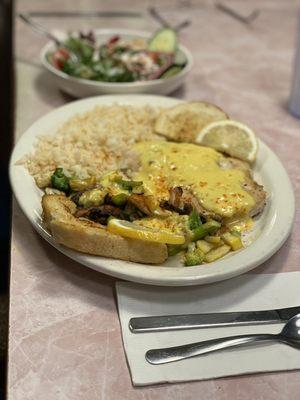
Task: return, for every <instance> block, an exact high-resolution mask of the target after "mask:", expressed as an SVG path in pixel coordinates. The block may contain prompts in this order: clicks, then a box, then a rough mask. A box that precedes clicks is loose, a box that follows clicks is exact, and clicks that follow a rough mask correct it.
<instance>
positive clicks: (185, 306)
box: [116, 272, 300, 385]
mask: <svg viewBox="0 0 300 400" xmlns="http://www.w3.org/2000/svg"><path fill="white" fill-rule="evenodd" d="M299 287H300V272H288V273H278V274H247V275H242V276H240V277H237V278H234V279H230V280H227V281H224V282H220V283H216V284H212V285H206V286H196V287H195V286H194V287H185V288H170V287H154V286H145V285H139V284H136V283H127V282H118V283H117V285H116V289H117V298H118V307H119V317H120V322H121V329H122V336H123V343H124V349H125V353H126V357H127V360H128V365H129V368H130V372H131V377H132V382H133V384H134V385H150V384H155V383H162V382H182V381H193V380H204V379H210V378H217V377H223V376H233V375H241V374H247V373H255V372H262V371H283V370H293V369H299V368H300V351H299V350H296V349H294V348H292V347H289V346H287V345H284V344H280V343H269V344H266V343H264V344H260V345H250V346H247V347H240V348H235V349H230V350H229V349H228V350H224V351H220V352H216V353H212V354H207V355H203V356H198V357H194V358H190V359H187V360H182V361H177V362H173V363H169V364H164V365H151V364H149V363H148V362H147V361H146V359H145V353H146V351H147V350H149V349H153V348H161V347H169V346H177V345H181V344H186V343H191V342H198V341H202V340H208V339H213V338H218V337H224V336H230V335H239V334H248V333H277V332H279V331H280V330H281V328H282V326H283V324H272V325H259V326H239V327H237V326H235V327H220V328H216V327H215V328H203V329H192V330H183V331H172V332H159V333H138V334H137V333H135V334H134V333H131V332H130V330H129V328H128V323H129V320H130V318H132V317H140V316H154V315H166V314H186V313H209V312H225V311H251V310H264V309H265V310H267V309H277V308H283V307H292V306H297V305H300V290H299Z"/></svg>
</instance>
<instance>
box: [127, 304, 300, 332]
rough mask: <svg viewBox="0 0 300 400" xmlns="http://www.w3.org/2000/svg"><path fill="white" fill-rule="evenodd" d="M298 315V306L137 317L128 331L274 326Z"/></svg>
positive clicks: (130, 322) (132, 319) (131, 321)
mask: <svg viewBox="0 0 300 400" xmlns="http://www.w3.org/2000/svg"><path fill="white" fill-rule="evenodd" d="M299 313H300V306H299V307H289V308H282V309H278V310H263V311H239V312H222V313H209V314H186V315H163V316H153V317H137V318H131V319H130V321H129V329H130V330H131V332H133V333H143V332H157V331H159V332H163V331H172V330H182V329H195V328H208V327H216V326H229V325H261V324H276V323H284V322H286V321H288V320H289V319H290V318H292V317H293V316H294V315H296V314H299Z"/></svg>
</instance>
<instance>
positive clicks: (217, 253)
mask: <svg viewBox="0 0 300 400" xmlns="http://www.w3.org/2000/svg"><path fill="white" fill-rule="evenodd" d="M229 251H230V246H227V244H224V245H223V246H220V247H217V248H216V249H213V250H211V251H209V252H208V253H207V254H205V257H204V260H205V261H206V262H208V263H211V262H213V261H216V260H218V259H219V258H221V257H223V256H225V254H227V253H229Z"/></svg>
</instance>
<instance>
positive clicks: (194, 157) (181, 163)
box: [133, 141, 254, 219]
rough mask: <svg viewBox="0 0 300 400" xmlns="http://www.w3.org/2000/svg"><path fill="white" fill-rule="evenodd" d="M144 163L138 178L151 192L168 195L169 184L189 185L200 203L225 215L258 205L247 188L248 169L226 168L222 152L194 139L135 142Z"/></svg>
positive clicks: (238, 215) (161, 197)
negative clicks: (246, 170) (185, 141)
mask: <svg viewBox="0 0 300 400" xmlns="http://www.w3.org/2000/svg"><path fill="white" fill-rule="evenodd" d="M133 149H134V151H136V152H137V153H138V154H139V155H140V160H141V165H140V168H139V170H138V171H137V172H136V173H135V174H134V179H136V180H141V181H143V185H144V188H145V190H146V193H147V194H152V195H154V196H156V198H158V199H168V197H169V188H171V187H174V186H184V187H188V188H189V189H190V190H191V191H192V192H193V194H194V195H195V196H196V197H197V199H198V200H199V202H200V204H201V205H202V206H203V207H204V208H205V209H206V210H208V211H211V212H214V213H216V214H218V215H220V216H221V217H223V218H226V219H227V218H232V217H236V216H237V217H240V216H245V215H247V214H248V213H249V211H250V210H251V208H252V207H253V206H254V199H253V197H252V196H251V195H250V194H249V193H248V192H247V191H245V190H244V189H243V187H242V184H243V183H244V181H245V175H244V172H243V171H241V170H238V169H227V170H226V169H222V168H220V166H219V164H218V162H219V161H220V160H221V159H222V158H223V156H222V154H220V153H219V152H217V151H216V150H214V149H211V148H208V147H203V146H198V145H194V144H190V143H172V142H164V141H149V142H140V143H137V144H135V145H134V147H133Z"/></svg>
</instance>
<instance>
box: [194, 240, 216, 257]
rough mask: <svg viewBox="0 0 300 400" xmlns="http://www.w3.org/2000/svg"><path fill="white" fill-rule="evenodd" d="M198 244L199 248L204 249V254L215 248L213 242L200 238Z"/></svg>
mask: <svg viewBox="0 0 300 400" xmlns="http://www.w3.org/2000/svg"><path fill="white" fill-rule="evenodd" d="M196 244H197V248H198V249H200V250H201V251H203V253H204V254H206V253H208V252H209V251H210V250H212V249H214V248H215V246H214V245H213V244H212V243H208V242H206V241H205V240H198V241H197V243H196Z"/></svg>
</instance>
